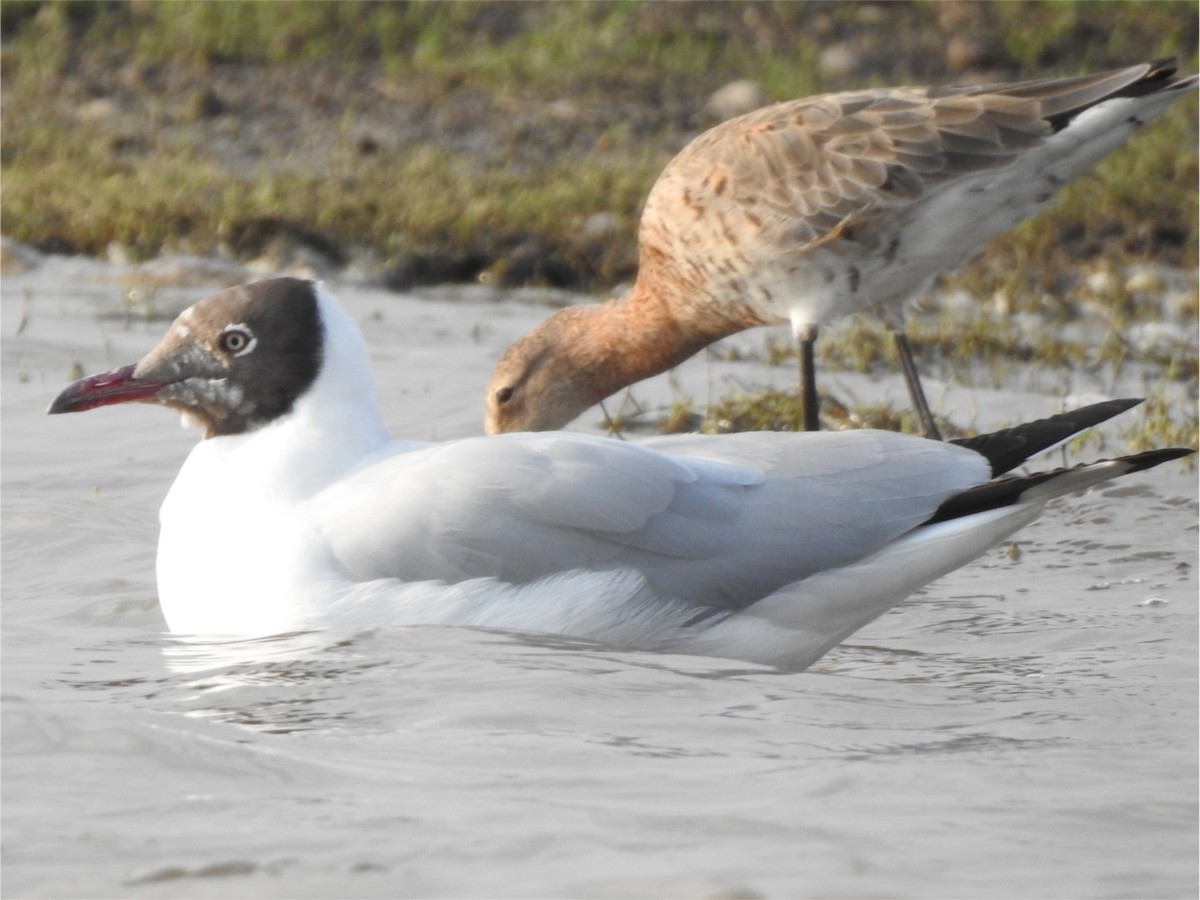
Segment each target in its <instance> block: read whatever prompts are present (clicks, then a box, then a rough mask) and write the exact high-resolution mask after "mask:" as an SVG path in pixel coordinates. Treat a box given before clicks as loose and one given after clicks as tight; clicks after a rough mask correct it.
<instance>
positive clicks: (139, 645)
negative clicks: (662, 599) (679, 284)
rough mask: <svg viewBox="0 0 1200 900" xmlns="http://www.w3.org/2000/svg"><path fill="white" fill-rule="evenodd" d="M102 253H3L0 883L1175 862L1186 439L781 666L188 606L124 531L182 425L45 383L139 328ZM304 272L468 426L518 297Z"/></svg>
mask: <svg viewBox="0 0 1200 900" xmlns="http://www.w3.org/2000/svg"><path fill="white" fill-rule="evenodd" d="M107 277H108V274H107V270H105V269H104V268H103V267H97V266H93V265H90V264H85V263H67V262H59V263H55V264H54V265H53V266H52V267H51V269H50V270H49V271H41V272H39V273H37V274H35V275H34V276H30V277H28V278H24V279H20V280H15V279H5V280H4V282H3V285H2V286H0V287H2V290H0V298H2V303H3V318H2V323H3V342H4V343H3V351H4V352H3V378H4V382H3V385H4V387H3V393H2V394H0V400H2V404H3V410H2V411H3V426H4V432H3V467H2V472H0V474H2V478H3V557H2V560H3V651H4V652H3V676H4V678H3V681H4V683H3V688H4V703H3V716H4V719H3V807H4V819H3V826H4V836H3V851H4V858H3V863H4V866H3V877H4V884H3V887H4V893H5V895H6V896H11V897H18V896H21V897H69V896H89V897H116V896H121V897H213V896H229V897H234V896H239V897H240V896H270V897H295V896H304V897H319V896H364V897H366V896H498V897H527V896H576V897H592V896H654V897H683V896H693V897H696V896H764V897H801V896H812V897H820V896H856V897H863V896H919V897H965V896H975V897H985V896H1015V895H1021V896H1046V897H1053V896H1079V897H1085V896H1086V897H1135V896H1136V897H1183V896H1195V895H1196V894H1197V892H1198V890H1200V883H1198V877H1197V861H1196V852H1195V849H1196V842H1197V804H1196V797H1197V788H1198V785H1197V728H1198V716H1197V693H1198V692H1197V654H1198V646H1197V645H1198V641H1197V634H1198V626H1200V622H1198V614H1197V593H1198V585H1197V575H1196V567H1197V510H1198V504H1197V492H1196V479H1195V476H1194V474H1191V473H1188V472H1185V471H1183V470H1182V469H1181V468H1179V467H1178V466H1176V465H1172V466H1165V467H1162V468H1161V469H1158V470H1155V471H1153V472H1151V473H1146V474H1145V475H1140V476H1134V477H1132V478H1129V479H1125V480H1124V481H1122V482H1119V483H1117V484H1115V485H1111V486H1109V487H1107V488H1106V489H1104V490H1101V491H1097V492H1094V493H1091V494H1088V495H1085V496H1079V497H1071V498H1066V499H1064V500H1061V501H1057V502H1056V503H1055V504H1054V505H1053V507H1052V509H1051V510H1050V511H1049V512H1048V513H1047V515H1046V516H1045V517H1044V518H1043V519H1042V520H1041V521H1039V522H1038V523H1035V524H1034V525H1033V526H1032V527H1030V528H1028V529H1026V530H1025V531H1024V532H1022V533H1021V534H1020V535H1019V544H1018V550H1019V552H1016V553H1013V552H1010V550H1009V548H997V549H996V550H994V551H992V552H991V553H989V554H988V555H986V556H985V557H984V558H982V559H981V560H979V561H978V562H976V563H975V564H973V565H972V566H969V567H967V568H965V569H963V570H960V571H958V572H956V573H953V574H952V575H950V576H948V577H947V578H945V579H942V580H941V581H939V582H937V583H936V584H934V585H932V586H930V587H929V588H927V589H925V590H924V591H923V592H922V593H921V594H920V595H918V596H916V597H914V598H912V599H911V600H910V601H908V602H907V603H905V604H904V605H902V606H901V607H900V608H898V609H897V610H895V611H893V612H892V613H890V614H888V615H886V616H884V617H882V618H881V619H880V620H879V621H877V622H875V623H874V624H872V625H871V626H870V627H868V628H867V629H865V630H863V631H862V632H860V633H859V634H857V635H855V636H854V637H853V638H852V639H851V641H850V643H849V644H847V645H844V646H842V647H839V648H837V649H835V650H834V651H833V653H831V654H830V655H829V656H828V657H827V658H826V659H825V660H823V661H822V662H821V663H819V664H818V666H817V667H815V668H814V669H813V670H811V671H809V672H806V673H800V674H779V673H776V672H773V671H770V670H767V669H763V668H760V667H756V666H751V665H746V664H740V663H736V662H731V661H724V660H712V659H699V658H689V657H680V656H661V655H652V654H643V653H618V652H613V651H610V650H606V649H604V648H598V647H594V646H590V645H587V644H584V643H581V642H572V641H563V640H557V639H552V638H544V637H536V636H533V637H531V636H528V635H513V634H502V633H491V632H484V631H476V630H469V629H453V628H396V629H381V630H377V631H374V632H370V633H366V634H362V635H358V636H356V637H354V638H353V639H350V640H345V641H333V640H330V639H323V638H321V637H320V636H312V635H298V636H285V637H280V638H275V639H271V640H260V641H246V642H238V643H225V644H214V643H196V642H188V641H183V640H181V639H178V638H173V637H171V636H169V635H165V634H163V631H162V629H163V625H162V620H161V617H160V616H159V613H158V610H157V605H156V600H155V594H154V580H153V578H154V576H153V563H154V541H155V534H156V525H155V511H156V509H157V506H158V504H159V502H160V501H161V498H162V496H163V494H164V493H165V492H166V489H167V487H168V485H169V483H170V481H171V479H172V478H173V476H174V473H175V471H176V470H177V468H178V466H179V464H180V463H181V461H182V459H183V457H184V455H185V454H186V453H187V450H188V448H189V447H190V446H191V444H192V442H193V441H194V440H195V435H194V433H192V432H186V431H182V430H181V429H179V428H178V427H177V425H176V424H175V422H174V421H172V418H171V417H170V416H168V415H164V413H163V411H161V410H156V409H151V408H147V407H133V408H126V409H120V408H116V409H106V410H101V411H98V412H94V413H90V414H88V415H83V416H69V417H54V418H50V417H46V416H44V415H43V414H42V413H43V410H44V408H45V406H46V404H47V403H48V401H49V399H50V398H51V397H52V396H53V395H54V394H55V393H56V392H57V390H58V389H59V388H60V387H62V386H63V384H65V382H66V380H67V376H68V368H69V366H70V364H71V362H72V361H78V362H79V363H80V364H81V365H82V366H83V368H84V369H85V370H86V371H88V372H92V371H98V370H100V369H102V368H105V367H108V366H113V365H117V364H121V363H124V362H129V361H132V360H134V359H136V358H137V356H139V355H140V354H141V353H143V352H144V351H145V350H146V349H148V348H149V347H150V346H152V345H153V344H154V343H155V342H156V340H157V338H158V336H159V335H160V334H161V332H162V330H163V328H164V325H163V324H162V323H161V322H152V323H148V324H142V323H140V322H134V323H128V324H127V323H126V322H124V321H123V320H122V319H121V318H119V317H118V318H100V317H98V315H97V311H98V309H99V308H100V307H101V306H104V305H106V304H109V303H110V302H113V301H115V300H116V298H118V297H119V291H118V290H117V289H116V288H115V287H114V286H113V285H112V284H111V283H109V282H107V281H106V280H105V279H106V278H107ZM205 293H208V291H207V290H203V289H202V290H196V291H190V292H188V291H178V292H166V293H165V294H164V295H163V296H162V297H161V298H159V302H160V303H161V304H162V305H163V306H164V307H171V306H172V305H173V304H174V305H175V307H176V308H178V307H182V306H183V305H186V304H187V302H190V300H193V299H196V298H197V297H199V296H203V295H204V294H205ZM338 293H339V296H342V297H343V299H345V300H347V301H349V303H348V305H349V306H350V308H351V309H352V311H353V312H355V314H356V315H358V316H359V317H360V318H361V319H362V320H363V321H365V322H367V323H369V328H368V341H369V343H370V344H371V347H372V353H373V359H374V364H375V368H376V375H377V382H378V384H379V390H380V394H381V399H382V400H383V401H384V405H385V413H386V415H387V417H388V418H389V420H390V421H391V423H392V427H393V428H394V430H395V431H396V432H397V433H404V434H405V435H406V436H410V437H416V438H426V437H452V436H457V435H461V434H469V433H476V432H478V430H479V424H478V415H479V414H478V410H479V397H480V393H481V391H482V387H483V383H484V380H485V379H486V375H487V370H488V368H489V367H490V362H491V360H492V359H493V358H494V357H495V355H496V353H497V352H498V351H499V349H500V348H501V347H502V346H503V345H505V344H506V343H507V342H508V340H510V339H511V338H512V337H515V336H516V334H518V333H520V332H521V331H523V330H525V329H526V328H527V327H529V325H531V324H532V323H533V322H534V321H536V320H537V319H538V318H540V317H541V316H542V315H544V310H543V309H539V308H537V307H533V306H522V305H519V304H503V305H497V304H494V303H487V302H483V301H482V300H478V301H476V300H463V301H461V302H458V303H454V304H450V303H445V302H441V303H431V302H422V301H420V300H416V299H400V298H395V297H392V296H390V295H386V294H381V293H378V292H371V291H364V290H346V289H342V288H338ZM23 317H24V326H23V327H22V328H21V330H20V333H19V334H18V333H17V332H18V326H19V324H20V323H21V321H22V318H23ZM698 371H700V372H701V375H700V377H711V374H710V373H706V372H704V371H703V369H702V368H701V369H700V370H698ZM683 377H687V376H683ZM988 397H989V399H995V400H996V401H997V402H996V403H995V404H994V405H995V406H996V408H1001V407H1004V406H1005V405H1006V404H1007V405H1008V407H1010V408H1011V407H1014V406H1015V407H1017V408H1020V407H1021V406H1022V405H1024V406H1025V407H1026V409H1032V407H1030V406H1029V405H1028V403H1029V401H1028V399H1027V398H1023V397H1022V396H1021V395H1019V394H1010V395H1003V396H999V395H997V396H995V397H994V398H993V396H992V395H988ZM979 399H980V397H979V395H975V396H974V397H973V401H972V402H978V401H979ZM1034 412H1036V413H1037V414H1041V413H1042V412H1043V410H1042V409H1036V410H1034ZM1005 415H1007V413H1005ZM414 423H416V424H414Z"/></svg>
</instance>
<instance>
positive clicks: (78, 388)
mask: <svg viewBox="0 0 1200 900" xmlns="http://www.w3.org/2000/svg"><path fill="white" fill-rule="evenodd" d="M134 368H136V367H135V366H125V367H124V368H121V369H116V370H115V371H112V372H105V373H103V374H102V375H89V376H88V377H87V378H81V379H79V380H78V381H76V382H75V383H74V384H72V385H70V386H69V387H67V388H66V389H65V390H64V391H63V392H62V393H61V394H59V395H58V396H57V397H55V398H54V402H53V403H51V404H50V408H49V409H48V410H46V412H47V413H49V414H50V415H54V414H56V413H68V412H84V411H85V410H89V409H95V408H96V407H98V406H111V405H112V404H114V403H152V402H154V401H155V400H156V399H157V397H158V392H159V391H161V390H162V389H163V384H162V382H158V381H147V380H145V379H141V378H137V377H136V376H135V375H134V374H133V370H134Z"/></svg>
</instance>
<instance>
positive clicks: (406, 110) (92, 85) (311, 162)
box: [0, 0, 1197, 292]
mask: <svg viewBox="0 0 1200 900" xmlns="http://www.w3.org/2000/svg"><path fill="white" fill-rule="evenodd" d="M2 15H3V22H2V25H3V35H4V43H3V67H4V88H3V116H4V123H5V124H4V132H3V148H2V153H0V162H2V165H3V168H2V175H3V192H2V203H0V206H2V209H0V212H2V216H3V220H2V221H3V229H4V232H5V233H6V234H8V235H10V236H13V237H15V238H17V239H19V240H22V241H25V242H29V243H32V244H34V245H36V246H39V247H42V248H47V249H56V250H60V251H67V252H79V253H87V254H96V255H102V254H104V253H105V252H107V251H108V248H110V246H112V245H114V244H118V245H120V246H121V247H122V248H123V249H124V250H125V251H127V252H129V253H131V254H132V255H133V256H134V257H137V258H145V257H149V256H153V255H156V254H158V253H161V252H163V251H164V250H168V251H182V252H189V253H196V254H212V253H215V252H224V253H226V254H228V255H231V256H233V257H236V258H241V259H246V258H250V257H253V256H256V255H259V254H261V253H263V252H264V251H265V249H266V248H267V247H268V246H269V245H270V244H271V242H272V241H273V240H276V239H277V238H278V237H279V235H281V234H283V235H285V236H287V237H289V239H292V240H299V241H307V242H309V243H311V244H313V245H315V246H317V247H318V248H319V249H322V250H324V251H325V252H327V253H329V254H330V255H332V256H333V257H335V258H336V259H337V261H341V262H344V261H345V260H346V259H348V258H351V257H354V256H360V257H368V258H370V259H373V260H376V261H378V264H379V265H380V266H381V267H383V268H387V267H388V266H392V267H395V269H394V270H395V271H399V272H408V273H409V274H410V276H411V277H412V278H413V280H417V281H419V280H454V279H470V278H475V277H478V276H479V274H480V273H481V272H484V271H486V270H488V269H489V268H490V269H492V270H493V271H494V273H495V274H496V276H497V277H499V278H503V279H506V280H507V281H508V282H510V283H521V282H527V281H535V282H536V281H543V282H545V281H549V282H552V283H561V284H564V285H569V286H575V287H585V288H587V287H598V286H603V285H607V284H611V283H614V282H616V281H619V280H622V279H627V278H628V277H630V275H631V274H632V272H633V270H634V265H635V262H636V259H635V244H634V241H635V233H636V223H637V219H638V213H639V210H640V205H641V202H642V200H643V199H644V197H645V195H646V192H647V191H648V189H649V187H650V185H651V184H652V182H653V180H654V178H655V177H656V176H657V174H658V172H659V171H660V170H661V169H662V167H663V166H664V165H665V164H666V162H667V161H668V160H669V159H670V158H671V156H672V155H673V154H674V153H675V152H676V151H677V150H678V149H679V148H680V147H681V146H682V145H683V144H684V143H685V142H686V140H687V139H688V138H690V137H691V136H692V135H694V134H695V133H696V132H697V131H699V130H700V129H702V128H703V127H705V126H706V125H708V124H711V117H710V116H709V115H708V114H707V113H706V110H705V102H706V100H707V99H708V97H709V95H710V94H711V93H712V92H713V91H714V90H715V89H717V88H719V87H720V86H722V85H723V84H725V83H727V82H729V81H732V80H735V79H738V78H751V79H755V80H757V81H758V82H759V83H760V84H761V85H762V87H763V89H764V91H765V94H766V96H767V97H768V98H769V99H771V100H778V99H785V98H789V97H795V96H802V95H805V94H809V93H813V92H818V91H823V90H837V89H844V88H850V87H856V86H862V85H868V84H884V83H905V82H948V81H972V80H983V79H994V78H1014V77H1028V76H1034V75H1042V74H1053V73H1074V72H1079V71H1084V70H1090V69H1097V68H1101V67H1107V66H1117V65H1122V64H1126V63H1129V62H1132V61H1137V60H1141V59H1144V58H1150V57H1156V56H1169V55H1176V56H1182V59H1181V63H1182V65H1183V67H1184V68H1185V69H1194V68H1195V66H1196V61H1195V59H1194V50H1195V47H1196V42H1197V31H1196V22H1197V6H1196V4H1195V3H1191V2H1188V3H1152V4H1143V3H1119V2H1114V3H1061V2H1060V3H1025V2H1012V3H997V4H974V3H917V4H907V3H886V4H861V3H833V4H825V3H805V4H799V3H780V4H776V3H765V4H741V3H732V4H726V3H670V4H666V3H520V4H513V3H501V4H494V3H411V4H409V3H310V2H295V3H294V2H273V3H220V2H188V0H179V2H170V3H162V2H145V0H143V2H127V3H113V2H51V3H35V2H22V0H6V2H5V3H4V5H3V7H2ZM1195 134H1196V115H1195V104H1194V103H1193V104H1188V103H1181V104H1179V109H1177V110H1174V111H1172V113H1171V115H1170V116H1169V117H1168V119H1167V120H1166V121H1163V122H1160V123H1158V124H1156V125H1155V126H1154V127H1153V128H1151V129H1148V130H1147V131H1146V133H1145V134H1143V135H1139V136H1138V138H1137V139H1136V141H1135V142H1134V147H1133V149H1132V150H1131V151H1128V152H1124V153H1122V154H1120V156H1119V157H1118V158H1116V159H1114V160H1112V161H1110V163H1107V164H1105V165H1104V166H1103V167H1102V168H1101V170H1100V172H1099V174H1098V176H1097V178H1096V179H1092V180H1089V181H1087V182H1086V183H1085V184H1081V185H1078V186H1076V187H1074V188H1072V189H1070V190H1069V191H1068V192H1067V193H1066V195H1065V196H1064V198H1063V199H1062V201H1061V202H1059V203H1058V204H1057V205H1056V207H1055V208H1054V210H1053V211H1052V212H1051V213H1050V214H1048V215H1046V216H1043V217H1041V219H1039V220H1038V221H1037V222H1036V223H1033V224H1030V225H1028V226H1026V227H1025V228H1022V229H1020V230H1018V231H1017V232H1016V233H1014V234H1013V235H1012V236H1010V237H1007V238H1005V239H1003V240H1002V241H1000V242H998V244H997V245H996V247H995V248H993V252H992V253H991V254H990V255H989V257H988V258H986V259H984V260H982V261H981V262H980V263H978V264H977V265H976V266H975V267H974V268H972V269H971V270H970V272H969V273H967V275H966V276H964V277H965V278H966V279H967V282H968V283H969V284H970V285H971V289H972V290H974V291H979V292H992V291H995V290H997V289H999V288H1013V287H1017V288H1020V289H1021V291H1024V290H1026V289H1027V288H1028V287H1029V285H1045V284H1049V283H1052V282H1053V281H1054V280H1055V279H1056V277H1057V273H1058V272H1059V270H1060V269H1061V268H1062V266H1063V265H1064V264H1066V263H1069V262H1075V261H1078V260H1086V259H1091V258H1095V257H1097V256H1099V255H1100V254H1104V255H1105V256H1106V257H1108V258H1110V260H1112V261H1114V262H1118V261H1121V260H1125V259H1154V260H1157V261H1160V262H1165V263H1168V264H1173V265H1182V266H1188V267H1192V266H1195V265H1196V245H1197V234H1196V192H1195V190H1194V188H1195V184H1196V177H1197V175H1196V171H1197V170H1196V141H1195ZM414 259H415V260H416V263H415V264H414ZM439 259H440V260H442V264H441V265H439V264H438V263H437V262H436V260H439ZM423 260H424V261H425V262H426V264H425V265H424V267H422V264H421V263H422V261H423ZM429 260H434V262H429ZM522 260H526V262H525V263H524V264H519V263H521V261H522ZM528 260H533V262H532V263H529V262H528ZM514 261H515V262H516V263H518V264H514Z"/></svg>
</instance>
